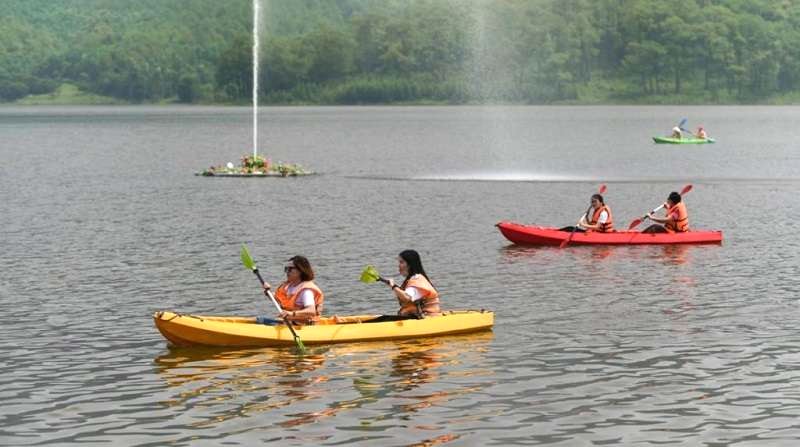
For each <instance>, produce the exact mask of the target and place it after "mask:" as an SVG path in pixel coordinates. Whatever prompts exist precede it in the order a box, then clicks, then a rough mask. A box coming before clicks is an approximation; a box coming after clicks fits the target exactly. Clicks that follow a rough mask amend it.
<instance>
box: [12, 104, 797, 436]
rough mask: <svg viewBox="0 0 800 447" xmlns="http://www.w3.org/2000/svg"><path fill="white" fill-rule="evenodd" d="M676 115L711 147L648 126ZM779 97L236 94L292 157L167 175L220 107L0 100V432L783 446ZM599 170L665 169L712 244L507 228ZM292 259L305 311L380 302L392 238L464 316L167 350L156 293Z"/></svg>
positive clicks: (217, 301) (210, 156)
mask: <svg viewBox="0 0 800 447" xmlns="http://www.w3.org/2000/svg"><path fill="white" fill-rule="evenodd" d="M682 117H688V118H689V126H692V128H694V127H695V126H697V125H704V126H705V127H706V129H707V130H708V131H709V133H710V135H711V136H714V137H716V138H717V143H716V144H714V145H702V146H664V145H655V144H653V143H652V141H651V139H650V137H651V136H653V135H663V134H665V133H667V132H668V131H669V129H670V128H671V127H672V126H673V125H675V123H677V122H678V121H679V120H680V119H681V118H682ZM798 122H800V108H798V107H342V108H339V107H323V108H263V109H262V111H261V113H260V125H259V129H260V132H261V135H260V142H261V148H260V153H262V154H264V155H266V156H268V157H270V158H271V159H272V160H273V161H279V160H280V161H290V162H299V163H301V164H303V165H305V166H307V167H309V168H311V169H313V170H316V171H319V172H320V173H321V175H318V176H313V177H307V178H294V179H292V178H289V179H274V178H262V179H242V178H238V179H233V178H203V177H196V176H194V175H192V173H193V172H195V171H197V170H201V169H202V168H205V167H208V166H209V165H212V164H222V163H225V162H228V161H232V162H234V163H237V162H238V158H239V157H241V156H242V155H244V154H246V153H248V152H250V151H251V150H252V148H251V139H252V133H251V132H252V131H251V127H250V126H251V123H252V121H251V115H250V110H249V109H247V108H205V107H188V108H181V107H119V108H101V107H87V108H81V107H64V108H58V107H54V108H44V107H35V108H17V107H4V108H0V137H1V138H0V198H2V201H1V202H0V203H2V205H1V209H2V213H0V223H2V227H1V228H2V242H3V244H2V245H3V250H2V252H0V272H2V274H0V304H1V305H2V312H0V349H2V353H3V355H2V358H1V359H0V373H1V374H0V401H1V402H2V405H1V406H0V444H2V445H45V444H59V445H67V444H73V445H87V444H90V443H99V444H101V445H102V444H111V443H113V444H117V445H131V446H132V445H139V446H143V445H166V444H170V445H209V446H212V445H213V446H216V445H223V444H224V445H254V444H258V443H274V444H275V445H343V444H362V445H374V444H375V443H381V444H382V445H386V446H409V445H420V446H421V445H439V444H444V445H448V446H449V445H461V446H466V445H559V446H562V445H563V446H594V445H634V444H635V445H685V446H697V445H715V446H717V445H737V446H763V445H796V444H797V442H798V440H799V439H800V423H798V420H800V419H799V418H800V332H799V331H798V323H797V321H798V319H800V311H798V290H800V280H798V278H800V224H798V222H800V218H799V217H798V216H800V194H799V193H800V188H799V187H800V151H798V150H797V143H796V142H797V138H796V137H797V136H798V125H797V123H798ZM601 183H604V184H607V185H608V191H607V192H606V194H605V197H606V201H607V203H608V204H609V205H610V206H611V207H612V209H613V211H614V216H615V220H616V222H617V224H618V226H623V227H624V226H626V224H627V223H628V222H629V221H630V220H632V219H633V218H634V217H637V216H640V215H641V214H642V213H643V212H645V211H647V210H648V209H651V208H653V207H655V206H657V205H659V204H660V203H662V202H663V200H664V199H665V198H666V196H667V194H669V192H670V191H673V190H680V189H681V187H683V186H684V185H686V184H692V185H693V186H694V188H693V189H692V191H691V192H690V193H689V194H687V195H686V197H685V200H686V203H687V205H688V208H689V212H690V216H691V225H692V227H694V228H698V229H699V228H705V229H721V230H723V231H724V237H725V240H724V242H723V244H722V245H711V246H686V247H682V246H677V247H646V246H639V247H568V248H566V249H563V250H559V249H558V248H537V247H520V246H514V245H511V244H510V243H508V242H507V241H506V240H505V239H504V238H503V237H502V236H501V235H500V233H499V232H498V231H497V230H496V228H495V227H494V224H495V223H497V222H498V221H501V220H514V221H518V222H524V223H537V224H540V225H557V226H561V225H570V224H572V223H574V222H575V221H576V220H577V218H578V217H579V215H580V214H581V213H582V212H584V211H585V209H586V207H587V206H588V199H589V196H590V195H591V194H592V193H593V192H595V191H596V190H597V188H598V186H599V185H600V184H601ZM243 242H244V243H247V244H248V246H249V247H250V251H251V253H252V254H253V256H254V257H255V258H256V260H257V261H258V262H259V266H260V268H261V270H262V272H263V273H264V275H265V277H266V279H267V280H271V281H273V282H276V281H279V280H280V279H281V278H282V277H283V275H282V272H281V269H282V266H283V261H284V260H285V259H287V258H288V257H290V256H292V255H295V254H304V255H306V256H308V257H309V258H310V259H311V262H312V263H313V264H314V266H315V269H316V271H317V274H318V281H317V282H318V284H319V285H320V286H321V287H322V288H323V289H324V290H325V292H326V296H327V300H326V311H327V312H328V313H331V314H339V315H346V314H356V313H392V312H394V311H395V310H396V309H395V305H396V304H395V300H394V299H393V298H392V297H391V295H390V293H389V292H388V291H387V290H386V288H385V287H382V286H379V285H376V284H370V285H367V284H363V283H360V282H358V277H359V274H360V272H361V270H362V269H363V268H364V266H365V265H366V264H374V265H375V266H376V267H377V268H378V270H379V271H381V272H382V273H384V274H385V275H389V274H396V260H395V259H396V255H397V253H399V252H400V251H401V250H403V249H406V248H415V249H417V250H418V251H420V253H421V254H422V258H423V263H424V265H425V268H426V270H427V271H428V273H429V274H430V276H431V278H432V280H433V281H434V283H435V284H436V285H437V287H438V288H439V289H440V291H441V294H442V301H443V304H444V306H445V307H447V308H450V309H477V308H489V309H493V310H495V312H496V325H495V328H494V331H493V332H488V333H483V334H476V335H473V336H460V337H446V338H440V339H430V340H415V341H403V342H381V343H363V344H351V345H334V346H328V347H319V348H312V350H311V353H310V354H309V355H307V356H305V357H298V356H296V355H295V354H294V353H293V351H292V350H290V349H241V350H236V349H229V350H209V349H170V348H169V347H168V346H167V344H166V342H165V340H164V339H163V338H162V337H161V335H160V334H159V333H158V331H157V330H156V329H155V327H154V326H153V322H152V314H153V312H155V311H158V310H176V311H179V312H186V313H196V314H209V315H271V314H272V313H271V310H270V309H271V306H270V305H269V303H267V302H266V301H265V300H264V299H263V296H262V295H261V294H260V289H259V285H258V284H257V282H256V280H255V279H254V278H253V275H252V274H251V273H249V272H248V271H247V270H245V269H244V268H243V267H242V265H241V263H240V260H239V247H240V245H241V243H243Z"/></svg>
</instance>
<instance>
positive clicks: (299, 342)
mask: <svg viewBox="0 0 800 447" xmlns="http://www.w3.org/2000/svg"><path fill="white" fill-rule="evenodd" d="M296 335H297V334H295V337H294V344H295V345H296V346H297V350H298V351H300V354H305V353H306V345H304V344H303V340H300V337H297V336H296Z"/></svg>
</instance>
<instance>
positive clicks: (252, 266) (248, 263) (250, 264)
mask: <svg viewBox="0 0 800 447" xmlns="http://www.w3.org/2000/svg"><path fill="white" fill-rule="evenodd" d="M241 258H242V264H244V266H245V267H247V269H248V270H252V271H253V273H255V274H256V277H258V281H259V282H260V283H261V284H262V285H263V284H264V279H263V278H262V277H261V273H259V272H258V267H256V263H255V261H253V258H252V257H250V252H248V251H247V247H246V246H245V245H244V244H242V252H241ZM264 294H266V295H267V296H268V297H269V299H270V301H272V304H274V305H275V308H276V309H278V312H279V313H280V312H282V311H283V309H281V306H279V305H278V302H277V301H275V297H274V296H273V295H272V292H271V291H270V290H269V289H265V290H264ZM283 322H284V323H285V324H286V327H288V328H289V331H291V332H292V337H294V343H295V345H297V350H298V351H300V353H301V354H305V352H306V347H305V346H304V345H303V340H300V337H299V336H298V335H297V332H295V331H294V328H293V327H292V323H291V322H290V321H289V319H288V318H286V317H283Z"/></svg>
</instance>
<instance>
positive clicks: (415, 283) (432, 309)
mask: <svg viewBox="0 0 800 447" xmlns="http://www.w3.org/2000/svg"><path fill="white" fill-rule="evenodd" d="M404 286H405V287H414V288H415V289H417V290H418V291H419V293H420V295H421V296H420V298H419V300H417V301H413V302H409V303H404V304H402V305H401V306H400V311H399V312H398V315H416V314H417V303H420V307H421V310H422V314H423V315H431V316H432V315H440V314H441V313H442V310H441V308H440V307H439V292H437V291H436V289H434V288H433V284H431V283H430V281H428V279H427V278H425V276H423V275H421V274H416V275H414V276H412V277H411V278H409V279H408V281H406V283H405V284H404ZM405 287H404V288H405Z"/></svg>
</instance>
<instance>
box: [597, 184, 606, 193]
mask: <svg viewBox="0 0 800 447" xmlns="http://www.w3.org/2000/svg"><path fill="white" fill-rule="evenodd" d="M606 189H607V188H606V185H600V189H599V190H598V191H597V193H598V194H605V193H606Z"/></svg>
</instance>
